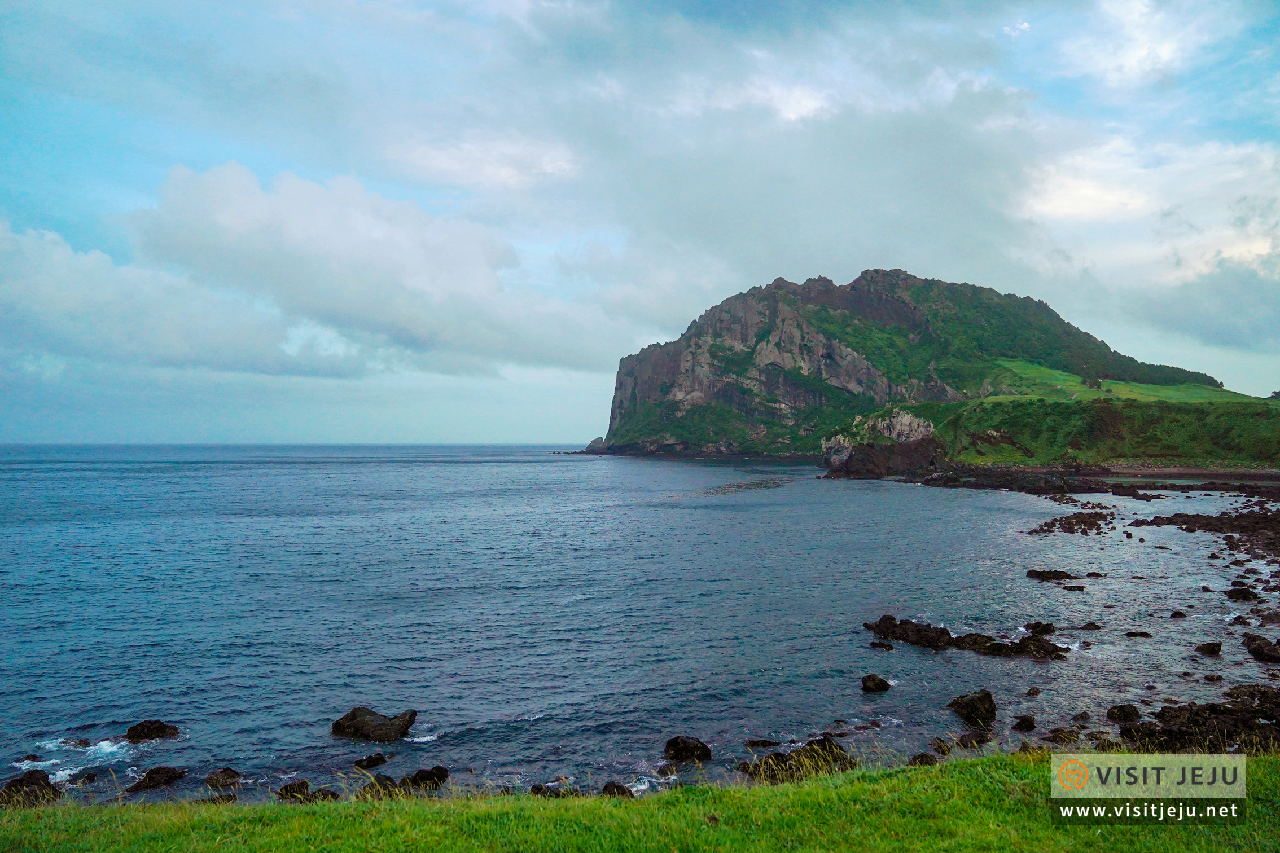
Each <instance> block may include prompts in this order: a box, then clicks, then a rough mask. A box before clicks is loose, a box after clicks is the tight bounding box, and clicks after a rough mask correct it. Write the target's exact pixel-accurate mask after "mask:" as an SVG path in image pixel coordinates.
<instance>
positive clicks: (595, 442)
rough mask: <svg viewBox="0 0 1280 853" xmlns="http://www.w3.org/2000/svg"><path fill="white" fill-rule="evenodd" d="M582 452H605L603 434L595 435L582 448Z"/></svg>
mask: <svg viewBox="0 0 1280 853" xmlns="http://www.w3.org/2000/svg"><path fill="white" fill-rule="evenodd" d="M582 452H583V453H595V454H602V453H604V452H605V443H604V436H597V437H595V438H593V439H591V442H590V443H589V444H588V445H587V446H586V448H584V449H583V451H582Z"/></svg>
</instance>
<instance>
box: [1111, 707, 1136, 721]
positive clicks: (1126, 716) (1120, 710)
mask: <svg viewBox="0 0 1280 853" xmlns="http://www.w3.org/2000/svg"><path fill="white" fill-rule="evenodd" d="M1141 717H1142V712H1141V711H1139V710H1138V706H1137V705H1112V706H1111V707H1110V708H1108V709H1107V719H1108V720H1110V721H1111V722H1113V723H1136V722H1137V721H1138V719H1139V718H1141Z"/></svg>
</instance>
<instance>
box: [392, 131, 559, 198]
mask: <svg viewBox="0 0 1280 853" xmlns="http://www.w3.org/2000/svg"><path fill="white" fill-rule="evenodd" d="M387 157H388V159H389V160H390V161H391V162H392V163H393V164H394V165H395V166H396V167H397V168H398V169H399V170H400V171H403V172H405V173H407V174H410V175H414V176H416V177H419V178H422V179H425V180H428V181H431V182H433V183H443V184H452V185H455V186H460V187H478V188H507V189H524V188H526V187H529V186H531V185H533V184H535V183H538V182H540V181H543V180H548V179H555V178H563V177H569V176H571V175H573V174H574V172H576V171H577V169H578V165H577V162H576V160H575V158H574V156H573V152H572V151H571V150H570V149H569V147H568V146H566V145H564V144H562V143H559V142H543V141H538V140H532V139H526V138H521V137H517V136H506V137H499V138H493V139H485V138H473V139H469V140H467V141H463V142H452V143H447V144H428V143H416V144H407V143H401V142H397V143H393V144H392V145H391V146H390V147H389V148H388V149H387Z"/></svg>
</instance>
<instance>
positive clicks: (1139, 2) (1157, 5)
mask: <svg viewBox="0 0 1280 853" xmlns="http://www.w3.org/2000/svg"><path fill="white" fill-rule="evenodd" d="M1234 6H1235V4H1234V3H1227V2H1220V3H1203V2H1161V0H1099V3H1098V6H1097V9H1096V12H1095V14H1094V16H1093V19H1092V21H1091V22H1090V26H1089V28H1088V31H1086V32H1085V33H1082V34H1079V35H1072V36H1069V37H1067V38H1066V39H1064V40H1063V41H1062V43H1061V52H1062V61H1063V67H1064V70H1065V71H1066V73H1068V74H1071V75H1076V76H1086V75H1087V76H1095V77H1099V78H1101V79H1102V80H1103V81H1104V82H1105V83H1107V84H1108V85H1110V86H1129V85H1134V84H1139V83H1144V82H1147V81H1149V80H1151V79H1153V78H1157V77H1160V76H1162V75H1166V74H1173V73H1176V72H1178V71H1181V70H1182V69H1183V68H1185V67H1186V66H1187V65H1188V64H1190V63H1191V62H1192V61H1193V60H1194V59H1195V57H1196V56H1197V55H1198V54H1199V53H1200V51H1201V50H1203V49H1204V48H1205V47H1206V46H1208V45H1210V44H1212V43H1213V42H1215V41H1217V40H1219V39H1221V38H1223V37H1224V36H1226V35H1228V34H1229V33H1231V32H1233V31H1235V30H1236V29H1237V28H1238V26H1239V24H1238V22H1237V20H1236V19H1235V16H1234V15H1233V14H1232V13H1233V12H1234V11H1235V9H1234Z"/></svg>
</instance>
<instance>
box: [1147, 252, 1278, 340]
mask: <svg viewBox="0 0 1280 853" xmlns="http://www.w3.org/2000/svg"><path fill="white" fill-rule="evenodd" d="M1129 302H1130V305H1131V306H1132V307H1133V308H1134V309H1135V310H1136V312H1137V313H1138V316H1141V317H1143V318H1145V319H1146V320H1147V322H1149V323H1151V324H1152V325H1153V326H1156V327H1157V328H1160V329H1164V330H1166V331H1171V332H1176V333H1178V334H1180V335H1183V336H1185V337H1188V338H1191V339H1193V340H1196V341H1199V342H1200V343H1203V344H1206V345H1208V346H1212V347H1219V348H1222V349H1229V350H1245V351H1252V352H1266V353H1280V252H1274V253H1272V254H1270V255H1268V256H1267V257H1266V258H1265V259H1264V262H1263V263H1261V264H1257V265H1249V266H1246V265H1243V264H1241V263H1239V262H1236V261H1232V260H1227V259H1223V260H1220V261H1219V262H1218V263H1217V264H1216V265H1215V266H1214V268H1213V269H1211V270H1210V271H1208V272H1205V273H1202V274H1200V275H1198V276H1196V277H1195V278H1194V279H1192V280H1190V281H1188V282H1185V283H1184V284H1180V285H1178V286H1176V287H1173V288H1169V289H1167V290H1163V291H1160V292H1157V293H1152V292H1149V291H1148V292H1143V293H1139V294H1134V295H1132V296H1131V298H1130V300H1129Z"/></svg>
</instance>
